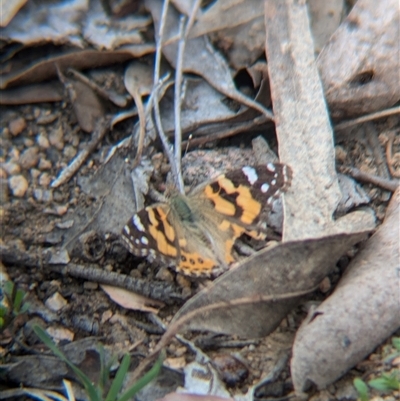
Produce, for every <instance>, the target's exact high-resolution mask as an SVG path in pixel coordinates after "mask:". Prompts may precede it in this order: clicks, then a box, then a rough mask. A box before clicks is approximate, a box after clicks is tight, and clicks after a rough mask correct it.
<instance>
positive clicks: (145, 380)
mask: <svg viewBox="0 0 400 401" xmlns="http://www.w3.org/2000/svg"><path fill="white" fill-rule="evenodd" d="M163 360H164V353H163V352H162V353H161V354H160V356H159V357H158V359H157V361H156V362H155V364H154V365H153V366H152V368H151V369H150V370H149V371H148V372H147V373H146V374H145V375H144V376H143V377H141V378H140V379H139V380H138V381H137V382H136V383H135V384H134V385H133V386H132V387H131V388H129V389H128V390H127V391H126V392H125V393H124V394H123V395H122V396H121V397H120V398H119V399H118V401H128V400H130V399H131V398H132V397H133V396H134V395H135V394H136V393H137V392H139V391H140V390H141V389H142V388H143V387H144V386H146V385H147V384H149V383H150V382H151V381H152V380H153V379H155V378H156V377H157V376H158V374H159V373H160V370H161V367H162V363H163Z"/></svg>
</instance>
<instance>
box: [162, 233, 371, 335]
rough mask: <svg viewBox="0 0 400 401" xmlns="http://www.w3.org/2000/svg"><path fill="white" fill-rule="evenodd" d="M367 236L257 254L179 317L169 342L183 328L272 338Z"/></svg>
mask: <svg viewBox="0 0 400 401" xmlns="http://www.w3.org/2000/svg"><path fill="white" fill-rule="evenodd" d="M365 234H366V233H365V232H364V233H356V234H348V235H347V234H339V235H335V236H331V237H326V238H319V239H309V240H305V241H297V242H286V243H281V244H278V245H276V246H274V247H272V248H270V249H263V250H262V251H260V252H257V253H256V254H255V255H254V256H252V257H249V258H248V259H246V260H245V261H243V262H242V263H240V264H239V265H238V266H237V267H235V268H233V269H231V270H230V271H228V272H227V273H225V274H224V275H222V276H221V277H219V278H218V279H217V280H215V281H214V282H213V283H212V284H211V286H210V287H209V288H207V289H205V290H203V291H201V292H200V293H198V294H197V295H196V296H194V297H193V298H192V299H190V300H189V301H188V302H187V303H186V304H185V305H184V306H183V307H182V308H181V309H180V310H179V311H178V313H177V314H176V315H175V316H174V318H173V320H172V321H171V324H170V326H169V328H168V331H167V332H166V334H165V340H166V341H168V340H167V339H168V338H170V337H171V336H173V335H174V334H176V333H177V332H178V331H181V330H182V329H191V330H211V331H214V332H218V333H225V334H235V335H239V336H242V337H251V338H254V337H261V336H265V335H267V334H268V333H270V332H272V331H273V330H274V329H275V328H276V327H277V326H278V325H279V323H280V322H281V320H282V319H283V318H284V317H285V316H286V314H287V313H288V312H289V311H290V310H291V309H292V308H293V307H294V306H295V305H296V304H297V303H298V302H299V299H300V297H301V296H303V295H305V294H306V293H308V292H310V291H312V290H313V289H315V287H316V286H317V285H318V284H319V283H320V281H321V280H322V279H323V278H324V277H325V276H326V275H327V274H329V272H330V271H331V269H332V268H333V267H334V266H335V264H336V261H337V260H338V259H339V258H340V257H341V256H342V255H343V254H344V253H345V251H346V250H347V249H349V248H350V247H351V246H352V245H354V244H355V243H357V242H359V241H360V240H361V239H362V238H363V237H365ZM162 341H163V340H162Z"/></svg>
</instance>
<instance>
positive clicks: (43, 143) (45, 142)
mask: <svg viewBox="0 0 400 401" xmlns="http://www.w3.org/2000/svg"><path fill="white" fill-rule="evenodd" d="M36 142H37V144H38V145H39V146H40V147H41V148H42V149H48V148H49V147H50V142H49V139H48V138H47V136H46V134H44V133H43V132H42V133H40V134H39V135H38V136H37V137H36Z"/></svg>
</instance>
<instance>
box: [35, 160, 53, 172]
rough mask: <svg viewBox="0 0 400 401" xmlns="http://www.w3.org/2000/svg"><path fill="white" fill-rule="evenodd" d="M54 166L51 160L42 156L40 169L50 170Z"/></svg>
mask: <svg viewBox="0 0 400 401" xmlns="http://www.w3.org/2000/svg"><path fill="white" fill-rule="evenodd" d="M52 167H53V166H52V164H51V161H50V160H47V159H42V158H40V160H39V165H38V168H39V170H42V171H43V170H50V169H51V168H52Z"/></svg>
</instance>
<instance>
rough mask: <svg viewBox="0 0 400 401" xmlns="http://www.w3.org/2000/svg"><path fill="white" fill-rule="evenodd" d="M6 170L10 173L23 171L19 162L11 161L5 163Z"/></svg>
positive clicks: (14, 173) (15, 173)
mask: <svg viewBox="0 0 400 401" xmlns="http://www.w3.org/2000/svg"><path fill="white" fill-rule="evenodd" d="M3 168H4V170H6V172H7V174H8V175H17V174H19V173H20V172H21V167H20V165H19V164H18V163H15V162H12V161H9V162H7V163H4V164H3Z"/></svg>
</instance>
